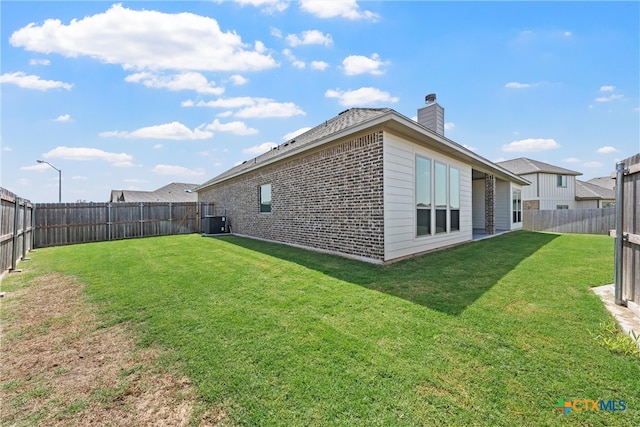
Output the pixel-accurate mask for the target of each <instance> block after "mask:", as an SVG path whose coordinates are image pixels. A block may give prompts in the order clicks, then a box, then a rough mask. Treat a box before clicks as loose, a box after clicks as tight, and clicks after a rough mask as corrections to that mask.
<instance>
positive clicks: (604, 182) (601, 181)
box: [587, 176, 616, 190]
mask: <svg viewBox="0 0 640 427" xmlns="http://www.w3.org/2000/svg"><path fill="white" fill-rule="evenodd" d="M587 182H588V183H589V184H594V185H597V186H598V187H604V188H608V189H609V190H614V189H615V187H616V180H615V179H613V178H611V177H610V176H598V177H595V178H591V179H590V180H588V181H587Z"/></svg>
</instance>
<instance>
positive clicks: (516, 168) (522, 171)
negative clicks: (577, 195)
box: [496, 157, 582, 176]
mask: <svg viewBox="0 0 640 427" xmlns="http://www.w3.org/2000/svg"><path fill="white" fill-rule="evenodd" d="M496 163H497V164H498V165H500V166H502V167H503V168H505V169H507V170H509V171H511V172H513V173H515V174H516V175H527V174H532V173H550V174H555V175H574V176H577V175H582V173H581V172H576V171H572V170H570V169H565V168H561V167H560V166H554V165H550V164H549V163H544V162H539V161H537V160H533V159H528V158H526V157H520V158H518V159H513V160H505V161H504V162H496Z"/></svg>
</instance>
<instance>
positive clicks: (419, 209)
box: [415, 155, 460, 237]
mask: <svg viewBox="0 0 640 427" xmlns="http://www.w3.org/2000/svg"><path fill="white" fill-rule="evenodd" d="M415 160H416V162H415V200H416V236H418V237H420V236H430V235H433V234H440V233H449V232H452V231H460V170H459V169H457V168H454V167H452V166H449V165H447V164H445V163H440V162H437V161H433V160H431V159H429V158H427V157H423V156H419V155H416V158H415Z"/></svg>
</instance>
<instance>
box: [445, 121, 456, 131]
mask: <svg viewBox="0 0 640 427" xmlns="http://www.w3.org/2000/svg"><path fill="white" fill-rule="evenodd" d="M455 127H456V124H455V123H451V122H448V123H445V124H444V130H454V129H455Z"/></svg>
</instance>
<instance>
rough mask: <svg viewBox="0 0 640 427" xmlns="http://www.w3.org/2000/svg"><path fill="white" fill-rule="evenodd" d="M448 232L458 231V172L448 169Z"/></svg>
mask: <svg viewBox="0 0 640 427" xmlns="http://www.w3.org/2000/svg"><path fill="white" fill-rule="evenodd" d="M449 231H460V171H459V170H458V169H456V168H449Z"/></svg>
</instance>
